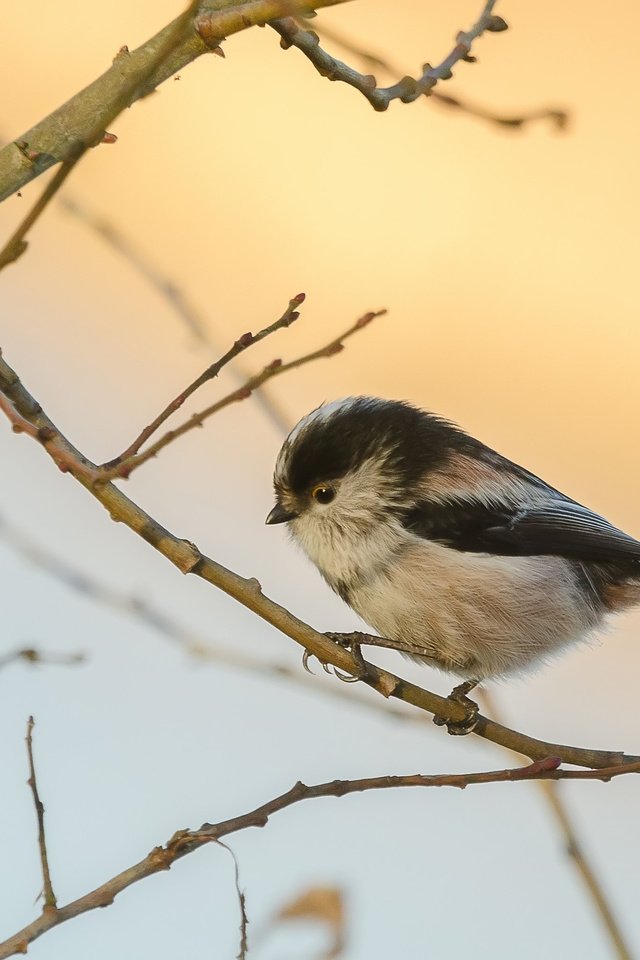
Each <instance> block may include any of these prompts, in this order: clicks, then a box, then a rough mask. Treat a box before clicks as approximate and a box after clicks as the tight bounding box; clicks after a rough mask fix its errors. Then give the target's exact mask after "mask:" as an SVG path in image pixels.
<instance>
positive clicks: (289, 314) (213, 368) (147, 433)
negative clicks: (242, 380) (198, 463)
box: [104, 293, 305, 476]
mask: <svg viewBox="0 0 640 960" xmlns="http://www.w3.org/2000/svg"><path fill="white" fill-rule="evenodd" d="M304 299H305V295H304V293H299V294H297V296H295V297H293V299H291V300H290V301H289V303H288V305H287V309H286V310H285V311H284V313H283V314H282V316H281V317H280V318H279V319H278V320H275V321H274V322H273V323H271V324H269V326H268V327H264V329H263V330H260V331H259V332H258V333H255V334H254V333H243V334H242V336H241V337H239V338H238V339H237V340H236V342H235V343H234V344H233V346H232V347H230V349H229V350H227V352H226V353H225V354H224V355H223V356H222V357H220V359H219V360H216V361H215V363H212V364H211V365H210V366H208V367H207V369H206V370H205V371H204V372H203V373H201V374H200V376H199V377H196V379H195V380H194V381H193V383H190V384H189V386H188V387H185V389H184V390H182V391H181V392H180V393H179V394H178V396H177V397H175V398H174V399H173V400H172V401H171V403H169V404H167V406H166V407H165V408H164V410H163V411H162V412H161V413H159V414H158V416H157V417H156V418H155V420H153V421H152V422H151V423H150V424H149V425H148V426H147V427H145V428H144V430H142V432H141V433H140V434H139V436H137V437H136V439H135V440H134V441H133V443H132V444H130V446H128V447H127V449H126V450H125V451H124V452H123V453H121V454H120V456H119V457H116V458H115V459H114V460H111V461H110V462H109V463H105V464H104V466H105V468H106V469H107V470H108V471H112V470H114V469H115V468H118V467H120V466H121V465H122V464H123V463H124V462H125V461H128V463H131V461H132V459H133V457H134V456H135V455H136V454H137V453H138V452H139V450H140V448H141V447H142V446H143V444H145V443H146V442H147V440H148V439H149V438H150V437H151V436H153V434H154V433H156V431H157V430H159V429H160V427H161V426H162V424H163V423H164V422H165V421H166V420H168V419H169V417H170V416H171V414H172V413H175V412H176V410H179V409H180V407H181V406H182V405H183V403H185V401H186V400H188V399H189V397H190V396H191V395H192V394H194V393H195V392H196V390H198V389H199V388H200V387H201V386H202V385H203V384H205V383H207V382H208V381H209V380H214V379H215V378H216V377H217V376H218V374H219V373H220V371H221V370H222V369H223V367H226V365H227V364H228V363H230V362H231V361H232V360H234V359H235V358H236V357H237V356H238V355H239V354H240V353H242V352H243V351H244V350H246V349H247V348H248V347H252V346H253V345H254V344H256V343H259V342H260V340H264V338H265V337H268V336H270V335H271V334H272V333H275V332H276V330H282V329H283V327H290V326H291V324H292V323H294V322H295V321H296V320H297V319H298V317H299V316H300V314H299V313H298V311H297V309H296V307H300V306H302V304H303V303H304ZM117 475H120V476H125V475H126V474H123V473H120V474H118V473H115V474H114V476H117Z"/></svg>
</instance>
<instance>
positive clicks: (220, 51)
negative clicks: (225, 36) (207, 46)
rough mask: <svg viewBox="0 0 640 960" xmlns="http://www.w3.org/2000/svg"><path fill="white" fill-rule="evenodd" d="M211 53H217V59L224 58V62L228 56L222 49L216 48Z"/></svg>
mask: <svg viewBox="0 0 640 960" xmlns="http://www.w3.org/2000/svg"><path fill="white" fill-rule="evenodd" d="M211 53H215V55H216V57H222V59H223V60H224V59H225V58H226V56H227V55H226V53H225V52H224V50H223V49H222V47H214V48H213V50H212V51H211Z"/></svg>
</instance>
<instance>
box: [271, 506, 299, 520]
mask: <svg viewBox="0 0 640 960" xmlns="http://www.w3.org/2000/svg"><path fill="white" fill-rule="evenodd" d="M297 516H298V514H297V513H295V511H293V510H285V508H284V507H283V506H282V504H281V503H276V505H275V507H274V508H273V510H272V511H271V513H270V514H269V516H268V517H267V519H266V520H265V523H286V522H287V520H295V518H296V517H297Z"/></svg>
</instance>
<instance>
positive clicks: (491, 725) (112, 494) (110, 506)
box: [0, 357, 640, 769]
mask: <svg viewBox="0 0 640 960" xmlns="http://www.w3.org/2000/svg"><path fill="white" fill-rule="evenodd" d="M0 392H1V393H4V395H5V397H6V398H7V400H8V401H9V404H10V405H12V406H13V407H14V408H15V409H16V414H17V415H19V416H20V417H22V418H24V419H25V420H26V421H28V422H29V423H30V424H31V425H32V426H33V427H34V428H35V430H36V438H37V439H38V440H39V442H40V444H41V445H42V447H43V448H44V450H45V451H46V452H47V453H48V454H49V455H50V456H51V457H52V459H54V461H55V462H58V459H59V458H60V457H61V456H64V459H65V462H66V464H67V469H68V471H69V472H70V473H71V474H72V476H74V477H75V478H76V479H77V480H78V481H79V482H80V483H81V484H82V485H83V486H84V487H85V488H86V489H87V490H88V491H89V493H90V494H91V495H92V496H93V497H94V498H95V499H96V500H98V501H99V502H100V503H102V505H103V506H104V507H105V509H106V510H108V512H109V514H110V516H111V517H112V518H113V519H114V520H116V521H119V522H121V523H124V524H125V525H126V526H128V527H129V528H130V529H131V530H132V531H133V532H134V533H136V534H138V536H140V537H142V538H143V539H144V540H145V541H146V542H147V543H149V544H150V545H151V546H153V547H154V548H155V549H156V550H157V551H158V552H159V553H161V554H162V555H163V556H164V557H166V558H167V559H168V560H169V561H170V562H171V563H173V564H174V566H176V567H177V568H178V570H180V571H181V572H182V573H194V574H195V575H196V576H198V577H201V578H202V579H203V580H206V581H207V582H208V583H211V584H212V585H213V586H215V587H217V588H218V589H220V590H222V591H223V592H224V593H226V594H228V595H229V596H231V597H234V598H235V599H236V600H238V602H239V603H241V604H242V605H243V606H245V607H246V608H247V609H249V610H251V611H253V612H254V613H256V614H257V615H258V616H259V617H261V618H262V619H263V620H265V621H266V622H267V623H270V624H271V625H272V626H274V627H276V629H278V630H280V631H281V632H282V633H284V634H286V635H287V636H288V637H290V638H291V639H292V640H294V641H295V642H296V643H297V644H299V646H301V647H302V648H303V649H305V650H308V651H309V654H311V655H313V656H315V657H317V658H318V659H319V660H321V661H323V662H325V663H330V664H332V665H333V666H334V667H337V668H338V669H339V670H341V671H343V672H344V673H348V674H351V675H352V676H356V675H358V674H359V672H360V670H361V669H362V664H361V663H360V662H359V660H358V659H357V658H356V657H355V656H354V655H353V654H352V653H351V652H350V651H348V650H345V649H343V648H342V647H340V646H338V645H337V644H335V643H333V642H332V641H331V640H330V639H329V638H328V637H327V636H325V635H324V634H322V633H319V632H318V631H317V630H314V629H313V627H311V626H309V624H307V623H305V622H304V621H302V620H300V619H299V618H298V617H296V616H294V615H293V614H292V613H290V612H289V610H287V609H286V608H284V607H282V606H280V605H279V604H277V603H275V602H274V601H273V600H271V599H270V598H269V597H267V596H266V595H265V594H264V593H263V592H262V588H261V586H260V584H259V583H258V581H257V580H255V579H254V578H249V579H246V578H244V577H241V576H239V575H238V574H237V573H234V572H233V571H232V570H229V569H228V568H226V567H224V566H223V565H222V564H220V563H217V562H216V561H215V560H212V559H211V558H210V557H207V556H205V555H204V554H203V553H202V552H201V551H200V550H199V549H198V548H197V547H196V545H195V544H194V543H193V542H191V541H187V540H182V539H180V538H179V537H176V536H175V535H174V534H172V533H170V531H169V530H167V529H166V528H165V527H163V526H162V525H161V524H160V523H158V522H157V521H156V520H154V519H153V518H152V517H151V516H149V514H147V513H145V512H144V510H142V509H141V508H140V507H139V506H138V505H137V504H135V503H134V502H133V500H131V499H130V498H129V497H127V496H126V495H125V494H124V493H123V492H122V490H120V489H119V488H118V487H116V486H115V485H114V484H113V483H99V484H96V483H95V482H94V481H93V480H91V479H88V478H87V476H86V469H87V468H86V465H87V463H89V467H90V468H93V470H96V467H95V464H91V463H90V462H89V461H87V460H86V458H85V457H83V455H82V454H81V453H80V452H79V451H78V450H77V449H76V448H75V447H74V446H73V445H72V444H71V443H70V442H69V441H68V440H67V439H66V438H65V437H64V436H63V435H62V434H61V433H60V431H59V430H58V429H57V428H56V427H55V425H54V424H53V422H52V421H51V420H50V419H49V417H48V416H47V415H46V413H45V412H44V410H43V409H42V407H41V406H40V404H39V403H38V402H37V401H36V400H35V398H34V397H32V396H31V394H30V393H29V392H28V391H27V390H26V388H25V387H24V386H23V384H22V383H21V382H20V378H19V377H18V375H17V373H16V372H15V371H14V370H12V369H11V367H10V366H9V365H8V364H7V363H6V361H5V360H4V359H3V358H1V357H0ZM365 668H366V672H365V673H364V674H363V675H362V681H363V682H364V683H366V684H367V685H368V686H369V687H371V688H372V689H373V690H376V691H377V692H378V693H379V694H381V695H382V696H384V697H385V698H388V697H394V698H396V699H398V700H402V701H404V702H405V703H408V704H411V705H412V706H414V707H417V708H418V709H420V710H424V711H426V712H428V713H431V714H433V715H436V716H438V717H442V718H443V719H445V720H446V721H452V722H454V723H455V722H459V721H461V720H465V719H466V710H465V707H464V705H463V704H461V703H457V702H455V701H453V700H450V699H448V698H446V697H441V696H438V695H437V694H435V693H432V692H431V691H429V690H425V689H424V688H422V687H418V686H417V685H416V684H413V683H409V682H408V681H406V680H402V679H400V678H399V677H397V676H395V675H394V674H392V673H390V672H389V671H387V670H383V669H381V668H379V667H376V666H374V665H373V664H365ZM473 735H476V736H480V737H483V738H484V739H486V740H490V741H492V742H493V743H498V744H500V745H502V746H506V747H509V748H510V749H512V750H516V751H517V752H518V753H521V754H523V755H525V756H528V757H530V758H531V759H532V760H543V759H544V758H546V757H559V758H560V759H561V760H562V762H563V763H572V764H576V765H579V766H585V767H592V768H596V769H598V768H603V767H611V766H615V765H618V764H625V763H629V764H632V763H634V762H636V761H638V760H639V759H640V758H638V757H636V756H630V755H625V754H624V753H621V752H619V751H607V750H589V749H585V748H580V747H572V746H567V745H562V744H552V743H548V742H546V741H543V740H537V739H535V738H534V737H529V736H527V735H526V734H523V733H520V732H518V731H515V730H510V729H509V728H507V727H503V726H502V725H501V724H498V723H495V722H493V721H492V720H489V719H488V718H487V717H483V716H478V717H477V722H476V726H475V728H474V731H473V734H472V736H473Z"/></svg>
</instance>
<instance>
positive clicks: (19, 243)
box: [0, 144, 85, 270]
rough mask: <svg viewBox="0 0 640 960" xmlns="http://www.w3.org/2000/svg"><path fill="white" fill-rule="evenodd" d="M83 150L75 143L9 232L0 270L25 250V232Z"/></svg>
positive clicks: (65, 177)
mask: <svg viewBox="0 0 640 960" xmlns="http://www.w3.org/2000/svg"><path fill="white" fill-rule="evenodd" d="M84 151H85V148H84V147H83V146H82V145H79V144H77V145H76V149H75V152H74V153H73V154H72V156H71V157H70V158H69V159H68V160H65V161H64V163H63V164H62V166H61V167H60V169H59V170H57V171H56V173H55V175H54V176H53V177H52V178H51V180H50V181H49V183H48V184H47V186H46V187H45V188H44V190H43V191H42V193H41V195H40V196H39V197H38V199H37V200H36V202H35V203H34V205H33V207H32V208H31V210H29V212H28V213H27V215H26V216H25V217H24V218H23V220H22V222H21V223H20V224H19V225H18V226H17V228H16V229H15V230H14V232H13V233H12V234H11V236H10V237H9V239H8V240H7V242H6V243H5V245H4V246H3V247H2V249H1V250H0V270H2V269H3V268H4V267H6V266H8V265H9V264H10V263H14V261H16V260H17V259H18V258H19V257H21V256H22V254H23V253H24V252H25V250H26V249H27V247H28V243H27V241H26V240H25V237H26V235H27V233H28V232H29V230H30V229H31V227H32V226H33V224H34V223H35V222H36V220H37V219H38V218H39V217H40V216H41V215H42V214H43V213H44V211H45V210H46V208H47V206H48V205H49V203H50V201H51V200H52V199H53V197H54V196H55V195H56V193H57V192H58V190H59V189H60V187H61V186H62V184H63V183H64V182H65V180H66V179H67V177H68V176H69V174H70V173H71V171H72V170H73V168H74V167H75V165H76V163H77V162H78V160H79V159H80V157H81V156H82V154H83V153H84Z"/></svg>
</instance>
